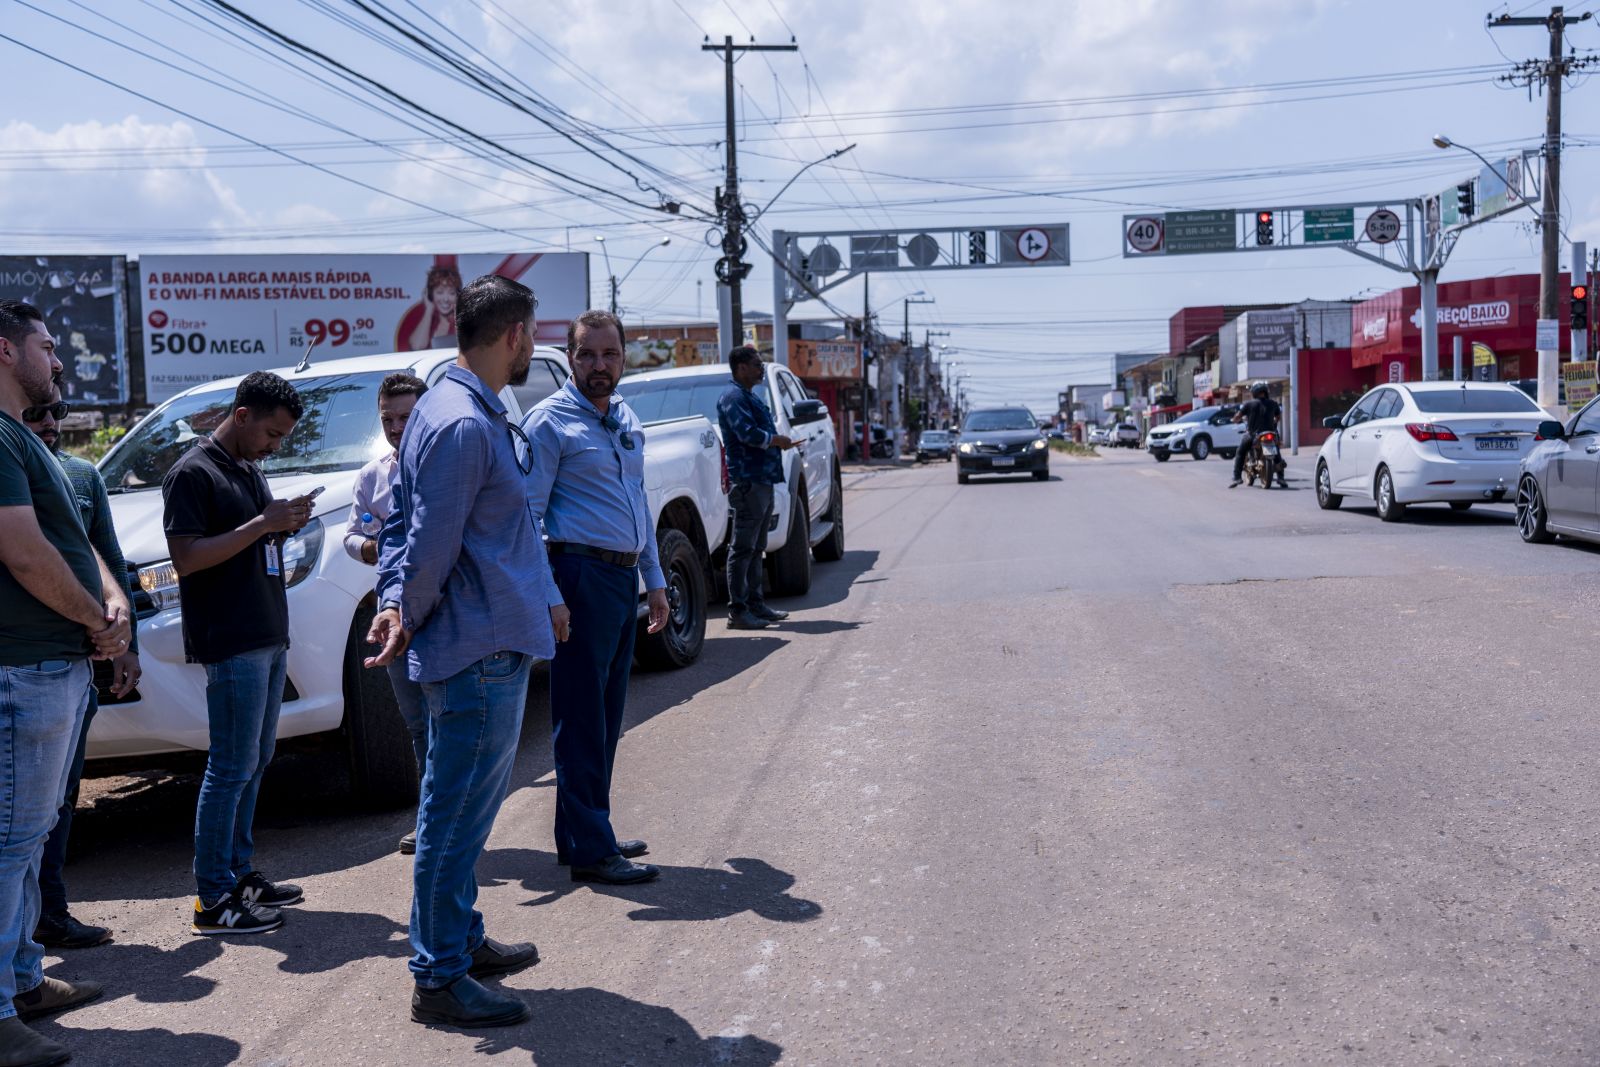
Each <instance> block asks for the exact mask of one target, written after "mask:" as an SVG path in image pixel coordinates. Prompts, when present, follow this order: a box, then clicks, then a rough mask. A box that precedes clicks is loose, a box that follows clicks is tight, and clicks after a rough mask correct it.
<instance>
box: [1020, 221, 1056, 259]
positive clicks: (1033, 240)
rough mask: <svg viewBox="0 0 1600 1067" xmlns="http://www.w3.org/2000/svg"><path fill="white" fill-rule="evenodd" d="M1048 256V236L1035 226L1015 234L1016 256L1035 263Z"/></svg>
mask: <svg viewBox="0 0 1600 1067" xmlns="http://www.w3.org/2000/svg"><path fill="white" fill-rule="evenodd" d="M1049 254H1050V235H1049V234H1048V233H1046V232H1045V231H1043V230H1041V229H1039V228H1038V227H1037V226H1034V227H1030V228H1029V229H1026V230H1023V231H1022V232H1021V233H1019V234H1017V255H1018V256H1020V257H1022V258H1023V259H1025V260H1027V261H1028V262H1029V263H1037V262H1039V261H1040V260H1041V259H1043V258H1044V257H1045V256H1048V255H1049Z"/></svg>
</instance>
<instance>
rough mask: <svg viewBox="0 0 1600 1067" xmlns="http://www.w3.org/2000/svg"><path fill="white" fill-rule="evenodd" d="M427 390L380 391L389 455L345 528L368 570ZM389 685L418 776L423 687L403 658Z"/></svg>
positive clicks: (405, 843)
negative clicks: (405, 442) (410, 424)
mask: <svg viewBox="0 0 1600 1067" xmlns="http://www.w3.org/2000/svg"><path fill="white" fill-rule="evenodd" d="M427 391H428V387H427V386H426V385H425V384H423V381H422V379H421V378H418V377H416V376H415V375H412V374H406V373H405V372H403V371H402V372H400V373H398V374H391V375H389V376H388V377H387V378H385V379H384V380H383V384H381V385H380V386H378V417H379V418H380V419H381V420H382V421H383V436H384V438H385V439H387V440H388V442H389V451H388V452H385V453H384V454H383V455H381V456H379V457H378V458H377V459H375V460H373V461H372V462H371V463H368V464H367V465H366V466H365V467H362V468H361V473H360V474H358V475H356V489H355V503H353V504H351V505H350V522H349V524H348V525H347V526H346V527H345V532H344V550H345V552H346V553H348V554H349V556H350V558H351V559H354V560H358V561H360V562H362V563H365V564H368V565H369V566H376V565H377V562H378V534H379V533H381V532H382V530H383V523H384V520H385V519H387V518H388V517H389V512H390V511H392V510H394V489H393V485H394V473H395V468H396V466H397V464H398V462H399V457H400V452H399V449H400V435H401V434H402V433H404V432H405V428H406V422H407V420H409V419H410V418H411V409H412V408H414V407H416V406H417V398H418V397H420V396H421V395H422V394H423V393H425V392H427ZM387 670H388V672H389V684H390V685H392V686H394V699H395V703H396V704H397V705H399V707H400V717H401V718H403V719H404V720H405V723H406V730H407V732H409V733H410V734H411V747H412V749H413V750H414V751H415V752H416V755H417V775H418V776H419V777H420V776H421V775H422V769H423V768H424V767H425V766H427V760H428V714H427V711H426V709H425V708H424V707H423V704H422V687H421V686H420V685H418V684H417V683H416V682H413V681H412V680H411V679H410V678H409V677H408V676H407V675H406V665H405V660H404V659H399V660H397V661H396V662H394V663H391V664H389V666H388V668H387ZM400 851H401V852H402V853H404V854H405V855H407V856H409V855H412V854H413V853H415V852H416V851H417V832H416V830H415V829H413V830H412V831H411V832H410V833H408V834H406V835H405V836H404V837H402V838H401V839H400Z"/></svg>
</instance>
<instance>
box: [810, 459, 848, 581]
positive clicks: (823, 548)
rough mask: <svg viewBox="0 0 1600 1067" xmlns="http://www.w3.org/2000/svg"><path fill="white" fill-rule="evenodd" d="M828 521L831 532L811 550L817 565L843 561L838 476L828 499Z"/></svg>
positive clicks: (840, 489) (842, 533) (842, 506)
mask: <svg viewBox="0 0 1600 1067" xmlns="http://www.w3.org/2000/svg"><path fill="white" fill-rule="evenodd" d="M828 521H829V522H831V523H833V530H832V531H831V532H830V533H829V534H828V536H827V537H824V538H823V539H822V540H821V541H819V542H817V547H816V548H814V549H812V554H813V555H815V556H816V557H817V562H818V563H837V562H839V561H840V560H841V559H844V483H842V482H841V481H839V476H838V475H834V478H833V490H832V492H831V494H830V495H829V498H828Z"/></svg>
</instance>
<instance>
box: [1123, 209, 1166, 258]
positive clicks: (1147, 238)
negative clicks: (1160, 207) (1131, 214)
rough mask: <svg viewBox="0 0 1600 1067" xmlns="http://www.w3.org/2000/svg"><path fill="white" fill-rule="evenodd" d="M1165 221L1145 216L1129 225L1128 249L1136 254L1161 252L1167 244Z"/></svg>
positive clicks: (1157, 217)
mask: <svg viewBox="0 0 1600 1067" xmlns="http://www.w3.org/2000/svg"><path fill="white" fill-rule="evenodd" d="M1165 238H1166V226H1165V220H1164V219H1162V218H1160V217H1159V216H1151V215H1145V216H1142V217H1140V218H1136V219H1134V220H1133V221H1132V222H1131V223H1129V224H1128V247H1129V248H1131V249H1133V250H1134V251H1135V252H1159V251H1161V246H1162V244H1163V243H1164V242H1165Z"/></svg>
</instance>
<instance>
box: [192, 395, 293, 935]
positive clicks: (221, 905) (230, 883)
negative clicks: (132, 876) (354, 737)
mask: <svg viewBox="0 0 1600 1067" xmlns="http://www.w3.org/2000/svg"><path fill="white" fill-rule="evenodd" d="M303 411H304V409H303V407H302V405H301V402H300V396H299V394H297V393H296V392H295V390H294V386H292V385H290V384H289V383H288V382H286V381H284V380H283V379H282V378H280V377H278V376H277V375H276V374H268V373H265V372H263V371H257V372H255V373H254V374H249V375H246V376H245V379H244V380H243V381H242V382H240V383H239V388H238V390H237V391H236V392H235V394H234V398H233V406H232V409H231V411H230V412H229V414H228V417H227V418H225V419H223V420H222V423H221V424H220V425H219V426H217V428H216V429H215V430H213V431H212V433H211V436H209V437H202V438H200V439H199V440H198V441H197V442H196V443H195V445H194V447H192V448H190V449H189V451H187V452H185V453H184V454H183V456H182V457H181V458H180V459H179V460H178V462H177V463H175V464H173V466H172V469H171V470H170V471H168V472H167V476H166V478H165V479H164V480H163V481H162V483H161V495H162V498H163V500H164V501H165V502H166V513H165V519H164V522H165V528H166V533H167V549H168V551H169V552H170V553H171V554H172V566H173V568H174V569H175V570H176V571H177V572H178V593H179V597H180V600H181V602H182V605H183V645H184V653H185V655H186V656H187V657H188V659H189V662H191V663H199V664H202V665H204V667H205V670H206V709H207V711H208V713H209V716H210V726H211V747H210V751H209V753H208V754H207V757H206V774H205V779H204V781H203V782H202V783H201V786H200V801H199V804H198V805H197V806H196V809H195V820H194V877H195V885H196V889H197V892H198V895H197V897H196V899H195V902H194V923H193V929H194V932H195V933H197V934H256V933H261V932H263V931H266V930H271V929H274V928H276V927H279V926H282V925H283V917H282V915H281V914H280V913H279V912H278V910H277V909H278V908H279V907H282V906H284V905H288V904H298V903H300V901H301V900H303V899H304V897H303V895H302V894H301V892H300V888H299V887H298V886H293V885H288V884H279V885H274V884H273V883H272V882H270V881H268V880H267V879H266V878H265V877H264V876H263V875H262V874H261V873H260V872H259V871H257V870H256V869H255V868H254V867H253V866H252V865H251V857H252V854H253V852H254V851H255V848H254V842H253V841H252V840H251V836H250V826H251V822H252V821H253V820H254V817H255V809H256V794H257V793H258V792H259V790H260V788H261V776H262V773H263V772H264V771H265V770H266V769H267V764H268V763H269V762H271V760H272V750H273V746H274V744H275V743H276V741H277V736H278V704H279V702H280V701H281V700H282V698H283V679H284V668H285V662H286V660H287V656H288V650H289V605H288V598H287V595H286V591H285V587H284V577H283V542H284V539H285V535H286V534H292V533H294V532H296V531H298V530H299V529H300V528H301V527H303V526H305V524H306V523H307V522H309V521H310V519H311V495H310V494H308V495H307V496H304V497H296V498H295V499H293V500H274V499H272V490H271V489H270V488H269V487H268V485H267V479H266V478H265V477H264V476H263V475H262V473H261V470H260V468H259V467H258V466H256V464H257V463H259V462H260V461H261V460H264V459H266V458H268V457H269V456H271V455H272V454H273V453H275V452H277V451H278V449H279V447H280V446H281V445H282V444H283V441H284V438H286V437H288V436H289V434H290V433H291V432H293V430H294V427H295V423H297V422H298V421H299V420H300V416H301V415H302V414H303Z"/></svg>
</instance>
